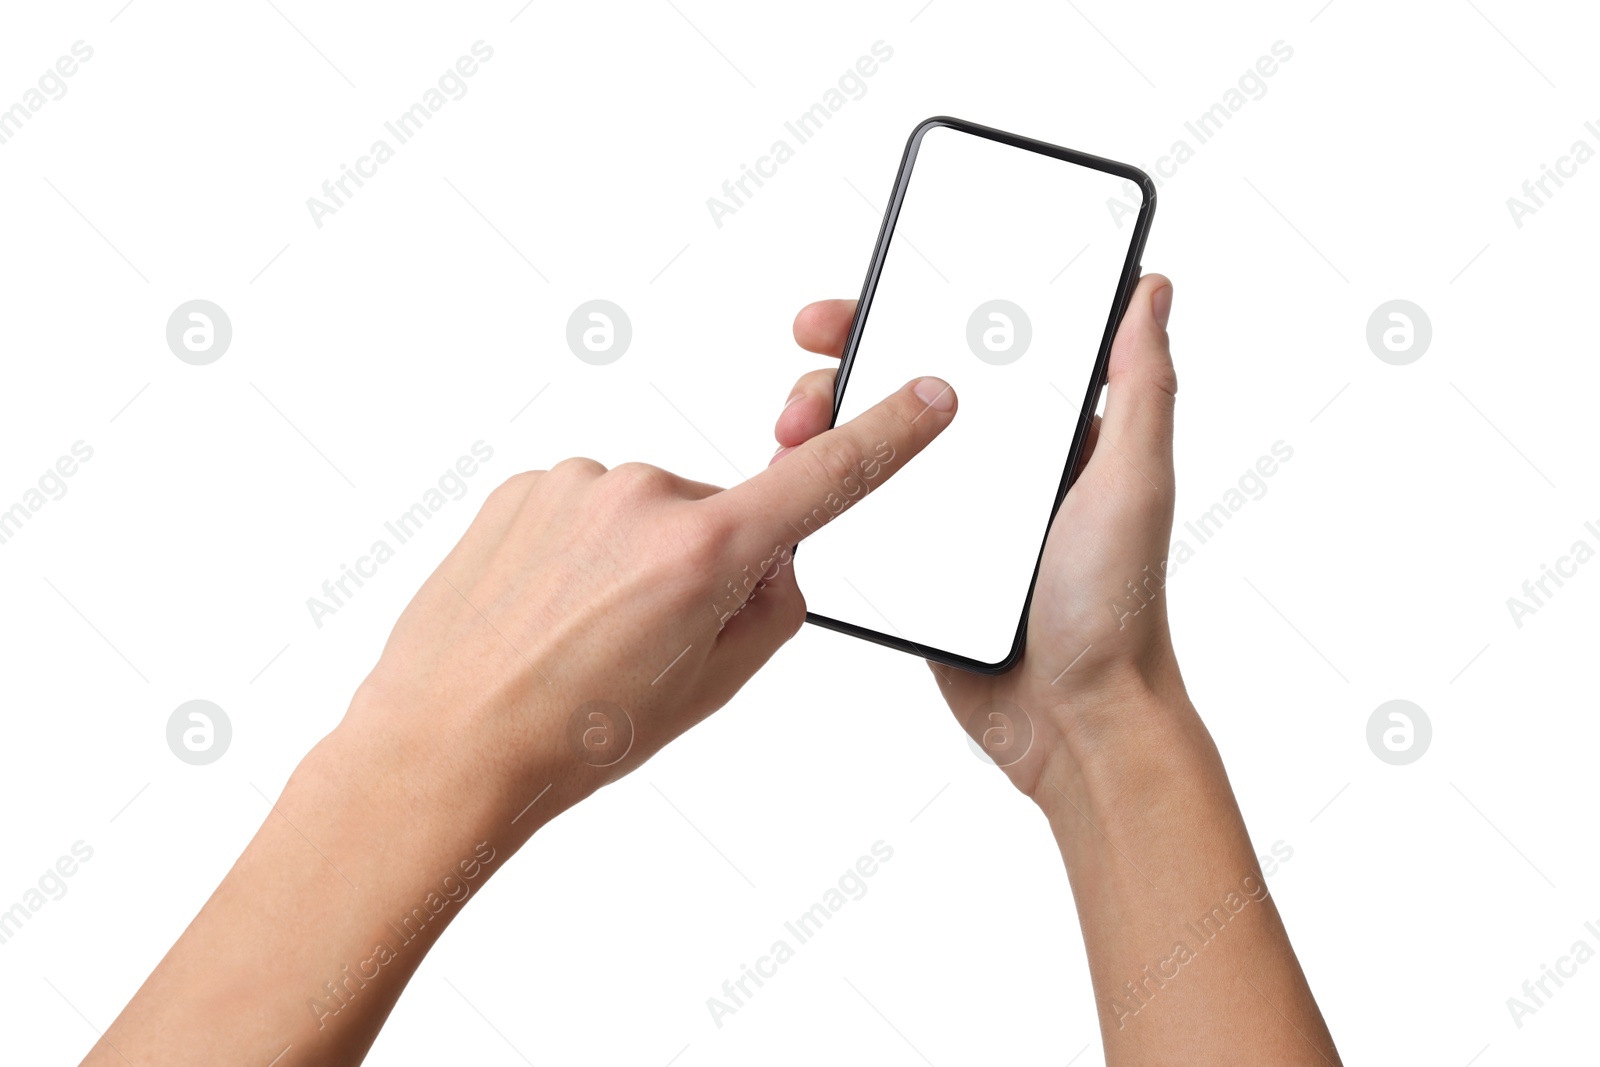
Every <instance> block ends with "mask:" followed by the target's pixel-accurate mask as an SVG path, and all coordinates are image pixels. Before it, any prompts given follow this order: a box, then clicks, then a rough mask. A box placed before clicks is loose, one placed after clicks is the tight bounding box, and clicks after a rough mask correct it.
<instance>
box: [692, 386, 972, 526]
mask: <svg viewBox="0 0 1600 1067" xmlns="http://www.w3.org/2000/svg"><path fill="white" fill-rule="evenodd" d="M955 413H956V394H955V391H954V390H953V389H951V388H950V386H949V385H948V384H947V383H945V382H943V381H941V380H940V379H938V378H918V379H916V380H915V381H911V382H907V383H906V384H905V385H903V386H901V387H900V389H899V390H898V391H896V392H895V393H893V394H892V395H890V396H889V397H887V398H886V399H884V400H882V401H879V402H878V404H876V405H875V406H873V407H872V408H869V409H868V410H866V411H864V412H862V413H861V414H860V415H857V416H856V417H855V418H854V419H851V420H850V421H849V422H847V423H845V424H844V425H842V426H836V427H834V428H833V429H831V430H827V431H825V432H823V433H820V434H818V435H817V436H815V437H813V438H812V439H811V440H809V441H807V442H806V443H805V444H803V445H800V446H799V447H798V448H796V449H795V450H794V451H792V452H790V453H789V454H788V455H786V456H785V457H784V458H783V459H782V460H781V461H780V462H778V463H775V464H773V465H772V466H771V467H768V468H767V469H766V470H764V471H762V472H761V473H760V474H758V475H756V476H755V477H754V478H751V479H750V480H749V481H746V482H743V483H742V484H740V485H736V486H734V487H733V488H732V489H729V490H727V491H726V492H722V493H718V494H717V495H716V496H714V497H710V498H709V499H707V500H706V501H704V504H705V505H706V506H708V507H711V508H717V509H720V510H722V511H723V512H724V513H725V514H726V516H727V517H728V518H729V519H730V520H731V521H732V522H733V523H734V524H735V525H736V526H737V527H738V529H739V530H740V531H741V533H740V535H739V537H738V543H739V544H740V546H741V547H743V548H746V549H748V550H749V551H753V552H765V551H768V550H771V549H774V548H779V547H784V546H790V545H794V544H796V543H798V542H799V541H800V540H802V539H803V538H805V537H809V536H810V535H811V534H814V533H816V532H817V531H818V530H819V529H821V528H822V527H823V526H824V525H826V524H827V523H829V522H831V521H833V520H834V519H835V518H837V517H838V516H839V515H842V514H843V513H844V512H845V511H846V510H848V509H849V508H851V507H853V506H854V505H855V504H857V503H859V502H860V501H861V500H862V499H864V498H865V497H866V496H867V494H868V493H870V492H872V491H873V490H874V489H876V488H878V486H880V485H882V484H883V483H884V482H886V481H888V479H889V478H891V477H893V476H894V474H895V472H897V471H898V470H899V469H900V468H901V467H903V466H904V465H905V464H906V463H908V462H909V461H910V460H911V458H912V457H913V456H915V455H916V454H917V453H918V452H921V451H922V450H923V449H924V448H926V447H927V446H928V443H929V442H931V441H932V440H933V439H934V438H935V437H937V436H939V434H940V433H942V432H943V431H944V429H945V427H947V426H949V425H950V421H951V420H952V419H953V418H955Z"/></svg>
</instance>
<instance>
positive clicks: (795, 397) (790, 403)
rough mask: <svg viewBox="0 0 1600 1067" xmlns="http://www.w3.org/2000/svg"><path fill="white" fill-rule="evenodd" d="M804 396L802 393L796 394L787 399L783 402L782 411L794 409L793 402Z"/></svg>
mask: <svg viewBox="0 0 1600 1067" xmlns="http://www.w3.org/2000/svg"><path fill="white" fill-rule="evenodd" d="M805 395H806V394H805V393H804V392H797V393H795V394H794V395H793V396H791V397H789V399H788V400H786V401H784V404H783V410H785V411H788V410H789V409H790V408H792V407H794V402H795V401H796V400H799V399H800V398H801V397H803V396H805Z"/></svg>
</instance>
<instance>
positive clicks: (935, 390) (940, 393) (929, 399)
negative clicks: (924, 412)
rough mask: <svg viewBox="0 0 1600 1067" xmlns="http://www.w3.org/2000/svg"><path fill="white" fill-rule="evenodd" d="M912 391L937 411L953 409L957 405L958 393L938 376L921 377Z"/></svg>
mask: <svg viewBox="0 0 1600 1067" xmlns="http://www.w3.org/2000/svg"><path fill="white" fill-rule="evenodd" d="M911 391H912V392H913V393H916V394H917V398H918V399H919V400H921V401H922V402H923V403H924V404H926V405H928V406H929V407H930V408H932V409H933V410H935V411H953V410H955V406H956V394H955V393H952V392H951V391H950V387H949V386H948V385H946V384H945V383H944V382H942V381H940V380H939V379H938V378H920V379H918V381H917V384H916V385H913V386H912V387H911Z"/></svg>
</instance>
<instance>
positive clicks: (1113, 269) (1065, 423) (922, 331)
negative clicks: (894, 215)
mask: <svg viewBox="0 0 1600 1067" xmlns="http://www.w3.org/2000/svg"><path fill="white" fill-rule="evenodd" d="M1129 186H1130V183H1128V182H1126V181H1125V180H1124V179H1123V178H1121V177H1118V176H1116V175H1112V174H1107V173H1105V172H1103V171H1098V170H1094V169H1092V168H1089V167H1084V166H1080V165H1078V164H1075V163H1070V162H1067V161H1065V160H1061V159H1056V158H1054V157H1051V156H1046V155H1042V154H1039V153H1036V152H1030V151H1027V150H1025V149H1020V148H1014V147H1012V146H1010V145H1006V144H1002V143H1000V142H998V141H992V140H989V139H987V138H984V137H979V136H976V135H974V134H968V133H965V132H962V131H958V130H954V129H951V128H949V127H945V126H936V127H933V128H931V129H929V130H928V131H927V132H926V133H925V134H924V135H923V138H922V141H921V146H920V149H919V150H918V152H917V156H916V160H915V163H914V165H913V168H912V172H911V179H910V182H909V184H908V186H907V190H906V195H905V199H904V202H903V205H902V207H901V211H900V216H899V219H898V221H897V222H896V225H895V228H894V233H893V235H892V236H891V238H890V242H889V249H888V254H887V256H886V258H885V260H884V265H883V269H882V272H881V274H880V276H879V281H878V287H877V291H876V293H875V295H874V297H873V300H872V305H871V309H870V311H869V313H868V317H867V323H866V327H865V329H864V331H863V333H862V336H861V340H860V343H859V346H858V348H857V353H856V358H855V363H854V365H853V367H852V368H851V372H850V377H849V380H848V383H847V385H846V389H845V394H844V399H843V405H842V407H841V409H840V412H839V421H840V422H841V423H843V422H845V421H848V420H849V419H852V418H854V417H855V416H856V415H858V414H860V413H861V412H862V411H865V410H866V409H867V408H869V407H871V406H872V405H873V404H875V403H877V402H878V401H879V400H881V399H882V398H883V397H885V396H887V395H888V394H890V393H892V392H893V391H894V390H896V389H898V388H899V387H900V386H901V385H903V384H904V383H905V382H907V381H908V380H910V379H912V378H915V377H917V376H919V375H924V374H932V375H937V376H938V377H941V378H943V379H944V380H945V381H947V382H949V383H950V384H951V385H952V386H953V387H954V388H955V391H956V393H957V395H958V396H959V397H960V410H959V411H958V412H957V415H956V419H955V422H954V423H953V424H952V425H951V426H950V427H949V428H948V429H947V430H946V431H945V432H944V434H943V435H941V436H940V438H939V439H938V440H936V441H934V442H933V444H932V445H930V446H929V447H928V448H927V449H926V450H925V451H924V452H923V453H922V454H921V455H920V456H918V457H917V458H916V459H914V460H912V461H911V462H910V463H904V461H903V458H901V459H897V460H896V461H895V462H894V464H893V468H894V470H895V473H894V476H893V478H892V479H891V480H889V481H886V482H882V483H881V484H878V485H877V486H876V487H875V488H874V489H873V491H872V492H871V493H870V494H869V495H868V497H867V498H866V499H865V500H863V501H861V502H860V503H858V504H857V505H856V507H854V508H853V509H852V510H851V511H850V512H849V513H848V514H846V515H844V516H842V517H841V518H839V519H838V520H836V521H834V522H830V523H829V524H828V525H826V526H824V527H823V528H822V529H821V530H819V531H818V532H817V533H815V534H813V535H812V536H811V537H809V538H808V539H807V540H806V542H805V544H804V545H803V546H802V547H801V549H800V551H799V555H798V565H797V567H796V574H797V576H798V579H799V582H800V586H801V588H802V590H803V591H804V593H805V596H806V601H807V606H808V608H809V610H810V611H812V612H814V613H816V614H819V615H823V616H827V617H829V618H832V619H837V620H839V621H842V622H848V623H853V624H855V625H857V626H862V627H866V628H868V629H872V630H875V631H879V632H882V633H886V634H891V635H896V636H899V637H902V638H904V639H906V640H909V641H915V642H918V643H921V644H925V645H929V646H932V647H934V648H937V649H940V650H942V651H945V652H949V653H953V654H956V655H960V656H967V657H970V658H972V659H975V660H979V661H981V662H984V663H995V662H998V661H999V660H1001V659H1003V658H1005V656H1006V654H1007V653H1008V652H1009V651H1010V650H1011V644H1012V641H1013V639H1014V638H1015V636H1016V630H1017V625H1018V623H1019V621H1020V619H1021V617H1022V609H1023V606H1024V603H1025V601H1026V599H1027V594H1028V587H1029V583H1030V581H1031V579H1032V577H1033V569H1034V566H1035V564H1036V563H1037V561H1038V556H1039V549H1040V546H1041V545H1042V544H1043V541H1044V535H1045V530H1046V526H1047V523H1048V521H1049V518H1050V509H1051V505H1052V504H1053V502H1054V499H1055V492H1056V489H1057V488H1058V486H1059V485H1060V482H1061V475H1062V471H1063V469H1064V468H1065V466H1066V460H1067V454H1068V451H1069V450H1070V448H1071V445H1072V437H1073V432H1074V429H1075V428H1076V426H1077V421H1078V417H1079V414H1080V412H1081V409H1082V406H1083V400H1084V395H1085V391H1086V390H1087V388H1088V385H1089V380H1090V375H1091V373H1092V372H1093V370H1094V363H1095V357H1096V356H1097V355H1098V353H1099V349H1100V342H1101V338H1102V335H1103V333H1104V330H1105V324H1106V319H1107V317H1108V316H1109V315H1110V313H1111V309H1112V305H1113V303H1114V301H1115V298H1116V290H1117V283H1118V280H1119V278H1120V276H1121V272H1122V268H1123V264H1124V262H1125V260H1126V257H1127V254H1128V249H1129V244H1130V242H1131V241H1132V239H1133V235H1134V231H1135V226H1134V219H1133V216H1132V215H1131V214H1125V215H1123V216H1122V219H1121V222H1122V225H1121V226H1120V227H1119V226H1118V225H1117V221H1116V220H1115V219H1114V218H1113V217H1112V213H1111V211H1110V210H1109V209H1108V207H1107V200H1108V198H1110V197H1116V198H1118V199H1119V200H1121V201H1122V202H1124V203H1126V195H1127V193H1126V189H1127V188H1128V187H1129ZM1134 195H1138V194H1137V193H1136V194H1134ZM994 300H1004V301H1009V302H1010V303H1011V304H1012V305H1015V306H1016V307H1018V308H1020V309H1021V310H1022V312H1023V314H1024V315H1025V316H1026V320H1027V322H1028V323H1029V325H1030V326H1031V339H1030V340H1029V341H1028V342H1027V346H1026V348H1025V349H1024V348H1022V347H1021V346H1020V343H1019V342H1020V338H1021V321H1020V317H1019V316H1016V315H1015V314H1013V313H1011V312H1010V311H1009V309H1006V308H1000V309H995V310H996V311H997V313H998V314H1000V315H1002V316H1004V318H1000V319H996V318H990V317H989V316H988V315H987V314H984V315H980V316H979V319H980V326H981V327H982V330H984V331H990V332H989V333H988V337H987V338H984V337H982V336H980V338H979V342H978V343H979V348H980V350H982V351H983V352H984V353H985V354H986V355H987V356H988V360H986V359H984V358H980V357H979V356H978V355H976V354H975V353H974V350H973V348H972V346H971V345H970V344H969V320H971V319H972V317H973V315H974V313H975V312H976V311H978V309H979V308H980V305H986V304H988V303H989V302H991V301H994ZM1008 321H1009V324H1010V328H1011V332H1010V341H1011V347H1010V348H1009V349H1007V348H1006V340H1007V334H1006V332H1005V331H1006V327H1007V322H1008ZM991 345H992V346H993V349H991V348H990V347H989V346H991ZM1018 351H1020V352H1021V355H1020V356H1017V355H1016V353H1017V352H1018ZM1012 357H1014V360H1013V361H1012V362H1007V363H1003V364H1001V363H998V362H991V361H999V360H1004V359H1007V358H1012Z"/></svg>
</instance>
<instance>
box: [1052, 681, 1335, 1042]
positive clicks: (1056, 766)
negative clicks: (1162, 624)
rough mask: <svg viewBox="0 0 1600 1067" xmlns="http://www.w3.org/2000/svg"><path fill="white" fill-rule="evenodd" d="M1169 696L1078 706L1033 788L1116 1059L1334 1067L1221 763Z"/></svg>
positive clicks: (1193, 717)
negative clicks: (1067, 887) (1062, 871)
mask: <svg viewBox="0 0 1600 1067" xmlns="http://www.w3.org/2000/svg"><path fill="white" fill-rule="evenodd" d="M1174 689H1175V690H1176V691H1175V692H1171V693H1168V694H1164V695H1154V694H1149V693H1145V694H1141V695H1140V696H1139V697H1135V698H1132V699H1129V700H1127V701H1123V702H1118V703H1117V704H1116V705H1115V706H1108V707H1105V708H1101V709H1097V710H1096V711H1094V712H1089V713H1085V712H1084V711H1083V710H1082V709H1078V711H1077V714H1076V715H1075V716H1074V718H1073V721H1074V722H1075V724H1076V725H1075V726H1074V727H1073V728H1072V729H1071V730H1070V732H1069V736H1068V737H1066V738H1065V739H1064V741H1065V743H1064V744H1063V745H1062V746H1061V748H1060V755H1059V756H1058V757H1057V758H1054V759H1052V760H1051V762H1050V763H1049V764H1048V765H1047V766H1046V768H1045V770H1044V773H1043V775H1042V776H1041V781H1040V784H1039V787H1038V789H1037V790H1036V791H1035V796H1036V798H1037V799H1038V801H1039V803H1040V805H1041V807H1043V809H1044V810H1045V812H1046V813H1047V815H1048V816H1049V819H1050V823H1051V827H1052V830H1053V832H1054V834H1055V837H1056V840H1057V842H1058V844H1059V845H1060V848H1061V854H1062V858H1063V860H1064V861H1065V863H1066V868H1067V875H1068V878H1069V880H1070V882H1071V884H1072V891H1073V896H1074V898H1075V900H1076V903H1077V908H1078V917H1079V920H1080V922H1081V923H1082V926H1083V935H1084V941H1085V944H1086V946H1087V949H1088V956H1089V969H1090V974H1091V978H1092V981H1093V984H1094V988H1095V992H1096V1000H1097V1002H1098V1005H1099V1009H1100V1020H1101V1029H1102V1031H1103V1033H1104V1037H1105V1049H1106V1058H1107V1063H1109V1064H1113V1065H1116V1064H1133V1063H1138V1064H1149V1063H1158V1062H1159V1063H1178V1062H1181V1063H1185V1064H1203V1063H1240V1062H1252V1063H1254V1062H1261V1063H1268V1062H1270V1063H1283V1064H1289V1063H1309V1064H1328V1063H1337V1062H1338V1054H1337V1052H1336V1051H1335V1050H1334V1047H1333V1041H1332V1038H1331V1037H1330V1035H1329V1033H1328V1030H1327V1027H1326V1025H1325V1024H1324V1022H1323V1020H1322V1016H1321V1014H1320V1012H1319V1011H1318V1009H1317V1006H1316V1002H1315V1000H1314V999H1313V997H1312V995H1311V991H1310V988H1309V986H1308V985H1307V983H1306V980H1305V976H1304V974H1303V973H1302V972H1301V969H1300V964H1299V962H1298V960H1296V958H1295V955H1294V950H1293V948H1292V947H1291V946H1290V944H1289V939H1288V935H1287V933H1286V932H1285V930H1284V926H1283V922H1282V920H1281V919H1280V917H1279V915H1278V911H1277V908H1276V906H1275V905H1274V903H1273V901H1272V898H1271V897H1270V896H1269V895H1268V894H1267V887H1266V882H1265V880H1264V879H1263V878H1262V875H1261V870H1260V867H1259V865H1258V862H1257V859H1256V855H1255V850H1254V849H1253V848H1252V846H1251V844H1250V838H1249V835H1248V833H1247V832H1246V830H1245V826H1244V821H1243V819H1242V817H1241V816H1240V813H1239V807H1238V804H1237V802H1236V801H1235V799H1234V796H1233V790H1232V788H1231V787H1230V786H1229V784H1228V779H1227V774H1226V772H1225V771H1224V769H1223V766H1222V761H1221V758H1220V757H1219V756H1218V754H1217V750H1216V747H1215V745H1214V744H1213V743H1212V741H1211V737H1210V735H1209V734H1208V733H1207V731H1206V729H1205V726H1204V725H1203V724H1202V723H1201V721H1200V718H1199V716H1198V715H1197V714H1196V713H1195V711H1194V708H1193V706H1192V705H1190V704H1189V702H1188V699H1187V698H1186V697H1184V696H1183V695H1182V693H1181V687H1176V686H1175V687H1174Z"/></svg>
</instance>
